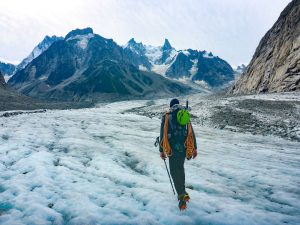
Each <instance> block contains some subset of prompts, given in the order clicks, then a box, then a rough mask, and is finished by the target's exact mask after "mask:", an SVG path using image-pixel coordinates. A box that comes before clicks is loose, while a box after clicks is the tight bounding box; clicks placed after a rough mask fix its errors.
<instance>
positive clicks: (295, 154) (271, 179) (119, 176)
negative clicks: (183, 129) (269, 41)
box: [0, 96, 300, 225]
mask: <svg viewBox="0 0 300 225" xmlns="http://www.w3.org/2000/svg"><path fill="white" fill-rule="evenodd" d="M204 97H205V96H204ZM197 98H198V97H195V98H194V99H197ZM199 98H200V97H199ZM168 102H169V99H160V100H151V101H147V100H135V101H123V102H115V103H105V104H99V105H97V107H95V108H88V109H76V110H48V111H46V112H44V113H35V114H20V115H17V116H13V117H1V116H0V140H1V145H0V224H5V225H22V224H26V225H27V224H28V225H29V224H30V225H34V224H74V225H75V224H76V225H77V224H78V225H81V224H212V225H213V224H220V225H221V224H222V225H233V224H247V225H248V224H249V225H252V224H257V225H267V224H272V225H276V224H299V221H300V192H299V185H300V154H299V149H300V148H299V142H292V141H289V140H284V139H282V138H279V137H275V136H262V135H252V134H249V133H239V132H232V131H228V130H221V129H216V128H213V127H209V126H202V125H201V124H200V123H194V124H193V126H194V130H195V132H196V136H197V142H198V157H197V158H196V159H195V160H190V161H186V163H185V169H186V186H187V191H188V192H189V193H190V196H191V201H190V203H189V204H188V209H187V210H186V211H184V212H180V211H179V210H178V208H177V200H176V197H175V196H174V195H173V193H172V189H171V186H170V183H169V179H168V175H167V172H166V170H165V166H164V163H163V161H162V160H161V159H160V157H159V153H158V149H157V148H155V147H154V145H153V144H154V141H155V138H156V137H157V136H158V134H159V127H160V118H159V116H156V114H153V115H154V116H144V115H139V114H137V113H135V112H134V110H133V109H136V108H141V107H145V106H149V105H154V106H156V108H157V107H158V108H160V110H161V112H163V111H164V110H165V108H164V107H161V105H166V104H168ZM193 104H194V103H193V102H191V107H192V108H193ZM198 113H201V112H198ZM150 114H151V112H150Z"/></svg>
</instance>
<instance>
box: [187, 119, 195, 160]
mask: <svg viewBox="0 0 300 225" xmlns="http://www.w3.org/2000/svg"><path fill="white" fill-rule="evenodd" d="M184 147H185V149H186V158H187V159H191V158H192V156H193V154H194V152H195V150H196V148H195V139H194V135H193V129H192V124H191V123H190V122H189V123H188V135H187V138H186V140H185V142H184Z"/></svg>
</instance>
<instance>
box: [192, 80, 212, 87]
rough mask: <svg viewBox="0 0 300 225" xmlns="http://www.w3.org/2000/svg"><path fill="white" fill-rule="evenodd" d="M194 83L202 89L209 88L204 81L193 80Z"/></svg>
mask: <svg viewBox="0 0 300 225" xmlns="http://www.w3.org/2000/svg"><path fill="white" fill-rule="evenodd" d="M194 83H196V84H198V85H200V86H202V87H204V88H209V85H208V84H207V83H206V82H205V81H204V80H195V81H194Z"/></svg>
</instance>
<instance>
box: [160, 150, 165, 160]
mask: <svg viewBox="0 0 300 225" xmlns="http://www.w3.org/2000/svg"><path fill="white" fill-rule="evenodd" d="M160 158H161V159H163V160H165V159H166V158H167V156H166V154H165V153H164V152H161V153H160Z"/></svg>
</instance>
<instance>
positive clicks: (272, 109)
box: [126, 94, 300, 142]
mask: <svg viewBox="0 0 300 225" xmlns="http://www.w3.org/2000/svg"><path fill="white" fill-rule="evenodd" d="M273 95H274V94H273ZM273 95H272V96H273ZM288 97H289V96H274V98H275V99H270V98H268V96H266V99H262V98H258V99H256V98H255V96H254V97H253V98H250V97H249V98H246V97H228V96H224V95H202V96H200V95H199V94H198V95H195V96H194V97H191V101H190V107H191V118H192V121H193V123H196V124H199V125H201V126H210V127H214V128H217V129H225V130H230V131H233V132H248V133H251V134H254V135H256V134H259V135H274V136H278V137H281V138H284V139H288V140H292V141H298V142H300V101H299V100H297V99H299V97H300V95H295V96H294V97H291V98H288ZM277 98H278V99H277ZM282 99H284V100H282ZM166 108H168V106H167V104H165V105H161V104H151V105H149V104H145V106H142V107H137V108H133V109H130V110H127V111H126V112H127V113H136V114H139V115H143V116H148V117H150V118H153V117H157V118H161V116H162V115H163V113H164V111H165V110H164V109H166Z"/></svg>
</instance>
